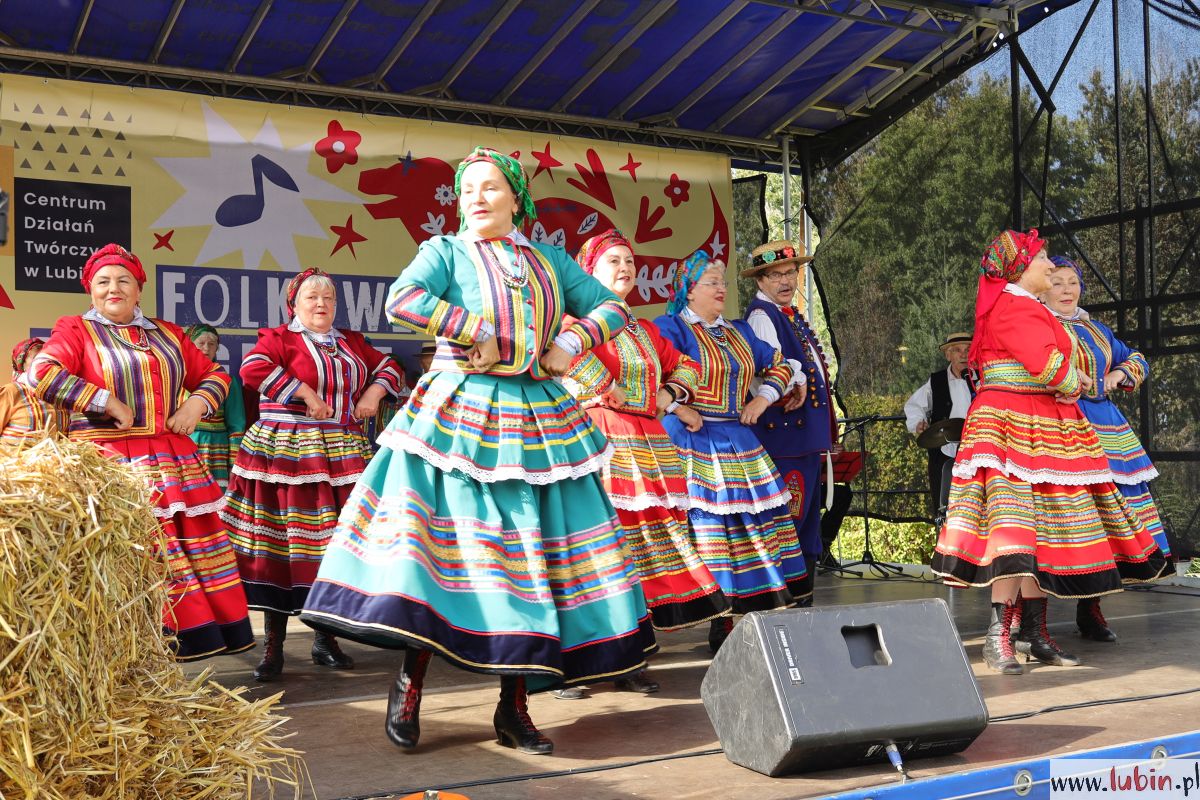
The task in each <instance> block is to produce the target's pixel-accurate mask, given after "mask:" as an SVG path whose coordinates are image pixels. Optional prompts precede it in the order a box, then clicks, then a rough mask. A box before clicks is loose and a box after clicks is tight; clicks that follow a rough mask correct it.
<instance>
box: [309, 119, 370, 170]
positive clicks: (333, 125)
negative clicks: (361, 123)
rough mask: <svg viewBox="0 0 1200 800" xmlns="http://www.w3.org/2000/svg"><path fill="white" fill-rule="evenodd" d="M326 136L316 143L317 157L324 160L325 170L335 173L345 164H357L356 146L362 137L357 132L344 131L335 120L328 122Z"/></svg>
mask: <svg viewBox="0 0 1200 800" xmlns="http://www.w3.org/2000/svg"><path fill="white" fill-rule="evenodd" d="M327 132H328V135H327V136H326V137H325V138H324V139H322V140H321V141H319V142H317V145H316V151H317V155H319V156H320V157H321V158H323V159H325V169H327V170H329V172H330V173H334V172H337V171H338V170H339V169H341V168H342V167H344V166H346V165H347V164H357V163H358V146H359V144H361V143H362V136H361V135H359V133H358V131H348V130H346V129H344V128H343V127H342V125H341V123H339V122H338V121H337V120H336V119H335V120H330V122H329V128H328V130H327Z"/></svg>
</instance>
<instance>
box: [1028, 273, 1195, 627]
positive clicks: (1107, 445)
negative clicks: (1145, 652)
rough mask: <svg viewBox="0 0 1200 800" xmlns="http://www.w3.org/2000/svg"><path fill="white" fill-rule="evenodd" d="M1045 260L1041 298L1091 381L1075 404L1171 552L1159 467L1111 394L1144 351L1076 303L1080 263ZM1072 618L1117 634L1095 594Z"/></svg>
mask: <svg viewBox="0 0 1200 800" xmlns="http://www.w3.org/2000/svg"><path fill="white" fill-rule="evenodd" d="M1050 260H1051V261H1053V262H1054V265H1055V267H1057V269H1055V270H1054V272H1052V273H1051V274H1050V283H1051V286H1050V289H1049V290H1048V291H1047V292H1046V293H1045V294H1044V295H1043V300H1044V301H1045V303H1046V305H1047V306H1048V307H1049V308H1050V310H1051V311H1053V312H1054V315H1055V316H1056V317H1058V318H1059V320H1060V321H1061V322H1062V323H1063V325H1065V326H1066V327H1067V329H1068V330H1070V331H1071V333H1073V334H1074V335H1075V339H1076V340H1077V341H1078V343H1079V346H1078V347H1077V348H1076V352H1075V364H1076V368H1078V369H1081V370H1082V371H1083V372H1084V373H1085V374H1086V375H1087V376H1088V378H1090V379H1091V381H1092V387H1091V388H1090V389H1088V390H1087V391H1086V392H1084V393H1083V394H1082V395H1081V396H1080V398H1079V408H1080V410H1081V411H1083V415H1084V416H1085V417H1087V419H1088V422H1090V423H1092V427H1093V428H1095V429H1096V434H1097V435H1098V436H1099V437H1100V446H1101V447H1103V448H1104V454H1105V456H1107V457H1108V465H1109V467H1111V468H1112V472H1113V481H1114V482H1115V483H1116V484H1117V489H1119V490H1120V492H1121V494H1122V495H1124V496H1125V502H1126V504H1127V505H1128V506H1129V507H1130V508H1131V509H1133V510H1134V511H1136V512H1137V514H1138V516H1139V517H1141V518H1142V523H1143V524H1145V526H1146V530H1148V531H1149V532H1150V535H1151V536H1153V537H1154V541H1155V543H1156V544H1157V545H1158V547H1159V549H1160V550H1162V551H1163V553H1164V554H1165V555H1167V556H1170V554H1171V547H1170V545H1169V544H1167V535H1166V533H1165V532H1164V531H1163V524H1162V520H1161V519H1159V516H1158V509H1157V508H1156V507H1155V505H1154V498H1153V497H1151V496H1150V486H1149V481H1152V480H1154V479H1155V478H1157V477H1158V470H1157V469H1155V468H1154V464H1152V463H1151V462H1150V457H1149V456H1147V455H1146V451H1145V449H1143V448H1142V443H1141V442H1139V441H1138V438H1137V435H1136V434H1135V433H1134V432H1133V429H1132V428H1130V427H1129V422H1128V421H1127V420H1126V419H1125V415H1124V414H1122V413H1121V410H1120V409H1119V408H1117V405H1116V403H1114V402H1113V401H1112V399H1111V398H1112V394H1113V393H1114V392H1116V391H1118V390H1120V391H1123V392H1133V391H1136V390H1137V388H1138V387H1139V386H1141V385H1142V381H1144V380H1145V379H1146V376H1147V375H1148V374H1149V373H1150V365H1149V364H1147V363H1146V358H1145V356H1143V355H1142V354H1141V353H1139V352H1138V351H1137V350H1134V349H1132V348H1131V347H1129V345H1127V344H1125V343H1124V342H1122V341H1121V340H1120V339H1118V338H1117V337H1116V334H1114V333H1113V331H1112V328H1110V327H1108V326H1107V325H1105V324H1104V323H1103V322H1100V321H1098V320H1094V319H1092V318H1091V317H1090V316H1088V313H1087V311H1085V310H1083V309H1082V308H1080V307H1079V299H1080V297H1082V296H1083V271H1082V270H1081V269H1080V268H1079V266H1078V265H1077V264H1076V263H1075V262H1074V261H1072V260H1071V259H1069V258H1064V257H1062V256H1052V257H1051V259H1050ZM1075 622H1076V623H1077V624H1078V626H1079V632H1080V634H1081V635H1082V636H1083V637H1084V638H1086V639H1092V640H1094V641H1097V642H1115V641H1116V640H1117V635H1116V634H1115V633H1113V632H1112V631H1111V630H1110V629H1109V627H1108V623H1107V622H1106V621H1105V619H1104V615H1103V614H1102V613H1100V599H1099V598H1098V597H1092V598H1084V599H1080V601H1079V603H1078V605H1077V606H1076V611H1075ZM1017 646H1018V647H1021V646H1022V643H1021V642H1020V641H1018V642H1017Z"/></svg>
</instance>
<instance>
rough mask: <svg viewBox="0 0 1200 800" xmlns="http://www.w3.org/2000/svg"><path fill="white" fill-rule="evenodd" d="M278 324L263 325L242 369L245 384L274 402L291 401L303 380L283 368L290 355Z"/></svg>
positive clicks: (241, 373) (240, 372)
mask: <svg viewBox="0 0 1200 800" xmlns="http://www.w3.org/2000/svg"><path fill="white" fill-rule="evenodd" d="M279 330H280V329H278V328H263V329H261V330H260V331H259V332H258V341H257V342H256V343H255V345H254V347H253V349H251V350H250V352H249V353H247V354H246V359H245V360H244V361H243V362H242V368H241V370H239V375H241V378H242V383H243V384H245V386H246V388H248V389H252V390H256V391H258V393H259V394H261V395H262V396H263V397H265V398H267V399H268V400H271V401H272V402H275V403H288V402H290V401H291V400H292V398H293V397H295V396H296V392H298V391H300V389H301V387H303V386H304V384H303V383H302V382H301V381H300V379H298V378H295V377H293V376H292V375H290V374H289V373H288V371H287V370H286V369H284V367H283V364H284V362H286V361H287V358H286V356H285V354H284V352H283V343H282V340H281V339H280V334H279Z"/></svg>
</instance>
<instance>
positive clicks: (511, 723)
mask: <svg viewBox="0 0 1200 800" xmlns="http://www.w3.org/2000/svg"><path fill="white" fill-rule="evenodd" d="M492 724H493V725H494V726H495V728H496V742H497V743H498V744H502V745H504V746H505V747H512V748H514V749H517V750H520V751H521V752H522V753H529V754H530V755H535V756H542V755H549V754H550V753H553V752H554V742H552V741H550V740H549V739H547V738H546V737H545V736H543V735H542V732H541V731H539V730H538V729H537V728H536V727H535V726H534V724H533V720H531V719H530V718H529V693H528V692H526V691H525V678H523V677H521V676H520V675H501V676H500V702H499V703H497V704H496V715H495V716H494V717H493V718H492Z"/></svg>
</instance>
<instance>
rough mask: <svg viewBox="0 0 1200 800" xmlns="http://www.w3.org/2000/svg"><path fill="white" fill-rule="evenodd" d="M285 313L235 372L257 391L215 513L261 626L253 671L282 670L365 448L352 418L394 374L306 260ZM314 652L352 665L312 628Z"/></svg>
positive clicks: (370, 409)
mask: <svg viewBox="0 0 1200 800" xmlns="http://www.w3.org/2000/svg"><path fill="white" fill-rule="evenodd" d="M286 302H287V309H288V314H289V315H290V316H291V321H290V322H289V323H288V324H286V325H280V326H279V327H277V328H264V329H262V330H260V331H259V332H258V342H257V343H256V344H255V345H254V347H253V349H251V350H250V352H249V353H248V354H247V355H246V359H245V361H243V362H242V370H241V372H242V380H243V381H245V383H246V386H248V387H249V388H250V389H253V390H256V391H258V392H259V394H260V399H259V418H258V421H257V422H255V423H254V424H253V425H251V426H250V429H249V430H248V431H246V435H245V436H244V437H243V438H242V446H241V450H239V451H238V454H237V460H236V461H235V462H234V465H233V470H232V472H233V475H232V477H231V478H230V481H229V491H228V494H227V497H226V504H225V507H224V508H223V509H222V510H221V518H222V519H224V520H225V522H226V523H227V524H228V525H229V531H230V537H231V538H232V539H233V546H234V549H235V550H237V556H238V568H239V569H240V570H241V572H242V580H243V581H244V582H245V584H246V596H247V598H248V599H249V601H250V607H251V608H256V609H259V610H261V611H262V612H263V614H264V619H265V624H264V628H265V631H266V640H265V652H264V653H263V658H262V663H260V664H259V665H258V667H256V668H255V670H254V679H255V680H257V681H272V680H275V679H276V678H277V677H279V675H280V673H282V671H283V641H284V638H285V636H286V635H287V622H288V617H289V616H292V615H294V614H298V613H300V609H301V608H303V607H304V601H305V599H306V598H307V597H308V591H309V588H310V587H311V586H312V583H313V581H314V580H315V579H316V577H317V568H318V567H319V566H320V564H321V557H322V556H323V555H324V553H325V547H326V545H328V544H329V538H330V536H332V535H333V529H334V526H335V525H336V524H337V519H338V513H339V512H340V511H341V510H342V506H343V505H344V504H345V502H346V499H347V498H348V497H349V496H350V491H351V490H352V489H353V488H354V484H355V482H357V481H358V477H359V476H360V475H361V474H362V473H363V470H364V469H365V468H366V465H367V460H368V459H370V457H371V445H370V443H369V442H368V441H367V437H366V435H365V434H364V433H363V427H362V420H364V419H366V418H367V417H372V416H374V415H375V412H376V411H378V409H379V401H380V400H381V399H382V398H383V397H385V396H386V395H389V394H391V395H395V394H396V392H397V391H398V390H399V388H400V385H401V383H402V378H401V376H400V374H399V373H398V372H397V371H396V369H395V368H394V366H393V362H392V360H391V359H390V358H389V357H388V356H386V355H384V354H383V353H381V352H379V351H378V350H376V349H375V348H373V347H371V346H370V345H369V344H367V341H366V339H364V338H363V335H362V334H361V333H356V332H354V331H348V330H341V329H338V328H335V327H334V326H333V322H334V317H335V316H336V312H337V292H336V291H335V288H334V285H333V280H332V279H331V278H330V276H329V275H328V274H327V273H325V272H322V271H321V270H319V269H315V268H312V269H306V270H304V271H303V272H301V273H300V274H298V275H296V276H295V277H294V278H292V280H291V283H289V284H288V289H287V296H286ZM312 661H313V663H314V664H317V665H318V666H324V667H331V668H333V669H353V668H354V661H353V660H352V659H351V658H350V657H349V656H347V655H346V654H345V653H343V652H342V649H341V647H339V646H338V643H337V640H336V639H334V638H333V637H332V636H330V635H328V634H326V633H324V632H318V633H317V635H316V637H315V638H314V640H313V646H312Z"/></svg>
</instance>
